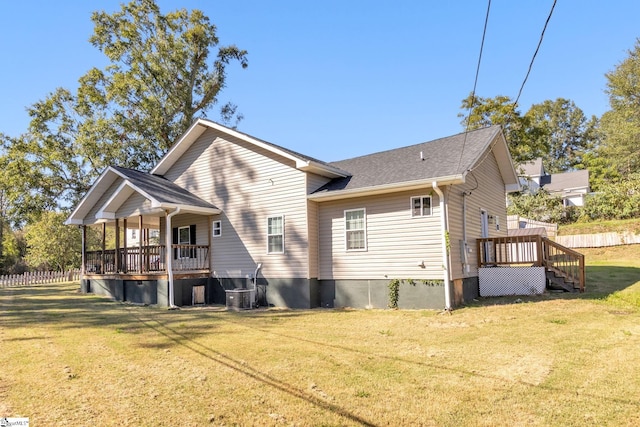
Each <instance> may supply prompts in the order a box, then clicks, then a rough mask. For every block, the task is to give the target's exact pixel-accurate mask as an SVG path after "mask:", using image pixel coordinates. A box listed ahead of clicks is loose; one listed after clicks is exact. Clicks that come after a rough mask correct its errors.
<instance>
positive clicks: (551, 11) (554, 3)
mask: <svg viewBox="0 0 640 427" xmlns="http://www.w3.org/2000/svg"><path fill="white" fill-rule="evenodd" d="M557 1H558V0H553V4H552V5H551V10H550V11H549V16H547V21H546V22H545V23H544V28H542V33H541V34H540V40H539V41H538V46H537V47H536V51H535V52H534V53H533V57H532V58H531V63H530V64H529V69H528V70H527V75H526V76H524V80H523V81H522V85H521V86H520V90H519V91H518V96H517V97H516V100H515V101H514V103H513V106H514V107H515V106H516V105H518V100H519V99H520V95H522V89H524V85H525V83H526V82H527V79H528V78H529V73H531V68H532V67H533V61H535V59H536V55H537V54H538V50H540V45H541V44H542V39H543V38H544V32H545V31H546V29H547V25H548V24H549V20H550V19H551V15H552V14H553V9H554V8H555V7H556V2H557Z"/></svg>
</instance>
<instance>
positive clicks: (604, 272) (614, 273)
mask: <svg viewBox="0 0 640 427" xmlns="http://www.w3.org/2000/svg"><path fill="white" fill-rule="evenodd" d="M585 274H586V277H587V283H586V285H585V291H584V292H583V293H579V292H576V293H571V292H551V293H544V294H542V295H524V296H523V295H508V296H502V297H481V298H479V299H478V301H475V302H473V303H470V304H467V306H468V307H475V306H485V305H502V304H513V303H514V302H522V301H526V302H540V301H548V300H550V299H581V300H603V299H607V298H609V297H610V296H612V295H619V294H620V293H627V294H628V295H629V296H630V297H628V298H625V300H627V301H629V302H631V304H632V305H637V306H638V308H640V305H638V304H636V303H635V302H634V301H636V300H638V301H640V268H637V267H621V266H613V265H588V266H587V267H586V271H585ZM635 285H637V286H635Z"/></svg>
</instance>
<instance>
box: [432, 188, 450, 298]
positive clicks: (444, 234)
mask: <svg viewBox="0 0 640 427" xmlns="http://www.w3.org/2000/svg"><path fill="white" fill-rule="evenodd" d="M431 186H432V187H433V189H434V190H435V192H436V193H437V194H438V200H439V201H440V228H441V229H442V268H443V269H444V309H445V310H447V311H451V289H450V281H449V255H448V254H447V220H446V212H445V203H444V193H443V192H442V190H440V188H439V187H438V182H437V181H433V182H432V183H431Z"/></svg>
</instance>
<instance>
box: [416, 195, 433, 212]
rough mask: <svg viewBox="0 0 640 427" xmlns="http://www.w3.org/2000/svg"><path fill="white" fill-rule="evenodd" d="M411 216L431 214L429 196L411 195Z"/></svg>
mask: <svg viewBox="0 0 640 427" xmlns="http://www.w3.org/2000/svg"><path fill="white" fill-rule="evenodd" d="M411 216H412V217H421V216H431V196H419V197H412V198H411Z"/></svg>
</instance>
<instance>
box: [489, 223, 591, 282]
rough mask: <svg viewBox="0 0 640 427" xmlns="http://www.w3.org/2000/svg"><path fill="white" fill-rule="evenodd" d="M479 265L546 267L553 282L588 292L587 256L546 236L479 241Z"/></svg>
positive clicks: (510, 237) (493, 238) (495, 238)
mask: <svg viewBox="0 0 640 427" xmlns="http://www.w3.org/2000/svg"><path fill="white" fill-rule="evenodd" d="M477 254H478V267H479V268H483V267H500V266H510V267H513V266H527V265H528V266H535V267H545V269H546V271H547V277H548V279H549V281H550V282H553V283H555V284H556V285H558V286H560V287H562V288H563V289H565V290H568V291H580V292H584V288H585V281H586V277H585V264H584V255H582V254H581V253H579V252H577V251H574V250H573V249H569V248H566V247H564V246H562V245H560V244H558V243H556V242H554V241H553V240H550V239H548V238H546V237H542V236H536V235H531V236H509V237H492V238H484V239H478V240H477Z"/></svg>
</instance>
